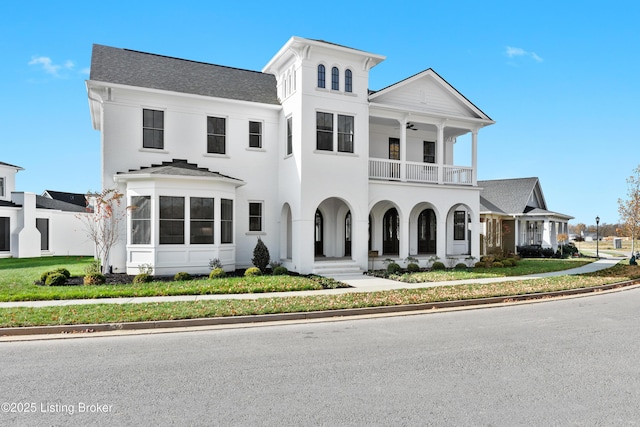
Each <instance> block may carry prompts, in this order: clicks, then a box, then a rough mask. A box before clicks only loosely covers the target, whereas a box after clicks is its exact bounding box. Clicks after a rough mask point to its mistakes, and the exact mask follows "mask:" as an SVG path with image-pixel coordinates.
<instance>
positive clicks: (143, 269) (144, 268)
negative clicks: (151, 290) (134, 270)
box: [138, 263, 153, 276]
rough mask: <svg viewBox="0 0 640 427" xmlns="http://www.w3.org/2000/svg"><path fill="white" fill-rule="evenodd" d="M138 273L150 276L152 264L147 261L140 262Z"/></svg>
mask: <svg viewBox="0 0 640 427" xmlns="http://www.w3.org/2000/svg"><path fill="white" fill-rule="evenodd" d="M138 273H140V274H147V275H149V276H151V275H152V274H153V265H151V264H149V263H147V264H140V265H139V266H138Z"/></svg>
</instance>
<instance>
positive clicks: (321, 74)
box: [318, 64, 326, 89]
mask: <svg viewBox="0 0 640 427" xmlns="http://www.w3.org/2000/svg"><path fill="white" fill-rule="evenodd" d="M325 82H326V70H325V68H324V65H322V64H320V65H318V87H319V88H322V89H324V88H325V87H326V83H325Z"/></svg>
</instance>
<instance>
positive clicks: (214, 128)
mask: <svg viewBox="0 0 640 427" xmlns="http://www.w3.org/2000/svg"><path fill="white" fill-rule="evenodd" d="M226 135H227V132H226V119H225V118H224V117H207V153H212V154H225V153H226V151H225V149H226V147H225V145H226V144H225V142H226Z"/></svg>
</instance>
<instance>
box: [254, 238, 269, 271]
mask: <svg viewBox="0 0 640 427" xmlns="http://www.w3.org/2000/svg"><path fill="white" fill-rule="evenodd" d="M270 259H271V258H270V255H269V249H267V245H265V244H264V242H263V241H262V239H261V238H260V237H258V243H256V247H255V248H253V258H252V259H251V262H252V263H253V265H255V266H256V267H258V268H259V269H260V271H261V272H262V273H264V272H265V271H267V265H269V260H270Z"/></svg>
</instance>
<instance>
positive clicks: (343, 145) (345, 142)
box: [338, 114, 353, 153]
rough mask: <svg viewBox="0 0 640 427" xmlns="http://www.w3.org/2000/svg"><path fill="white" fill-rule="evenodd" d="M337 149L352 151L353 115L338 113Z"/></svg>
mask: <svg viewBox="0 0 640 427" xmlns="http://www.w3.org/2000/svg"><path fill="white" fill-rule="evenodd" d="M338 151H340V152H343V153H353V116H343V115H342V114H338Z"/></svg>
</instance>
